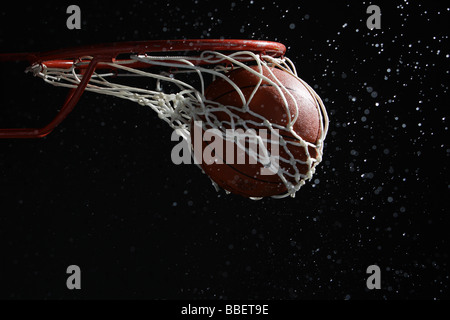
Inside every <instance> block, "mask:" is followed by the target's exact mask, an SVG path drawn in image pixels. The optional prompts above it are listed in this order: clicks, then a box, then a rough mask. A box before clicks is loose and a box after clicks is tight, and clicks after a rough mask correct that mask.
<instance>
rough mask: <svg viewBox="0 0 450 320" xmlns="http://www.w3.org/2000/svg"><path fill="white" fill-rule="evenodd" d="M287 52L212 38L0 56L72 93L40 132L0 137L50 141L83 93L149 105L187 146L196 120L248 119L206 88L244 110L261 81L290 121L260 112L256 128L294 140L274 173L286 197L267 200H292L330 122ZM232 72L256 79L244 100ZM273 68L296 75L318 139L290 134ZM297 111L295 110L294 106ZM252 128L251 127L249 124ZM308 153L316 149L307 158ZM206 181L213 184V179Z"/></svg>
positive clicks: (210, 124)
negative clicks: (215, 85)
mask: <svg viewBox="0 0 450 320" xmlns="http://www.w3.org/2000/svg"><path fill="white" fill-rule="evenodd" d="M285 51H286V48H285V46H284V45H283V44H280V43H276V42H270V41H259V40H213V39H211V40H170V41H146V42H123V43H112V44H105V45H96V46H90V47H78V48H73V49H64V50H57V51H51V52H45V53H22V54H0V62H1V61H23V60H25V61H28V62H29V63H30V66H29V67H28V68H27V70H26V71H27V72H30V73H32V74H33V75H34V76H37V77H39V78H42V79H43V80H44V81H45V82H47V83H49V84H52V85H54V86H57V87H65V88H68V89H70V90H69V93H68V96H67V98H66V101H65V103H64V105H63V107H62V108H61V110H60V111H59V113H58V114H57V115H56V117H55V118H54V119H53V120H52V121H51V122H50V123H49V124H47V125H46V126H45V127H43V128H32V129H29V128H25V129H19V128H14V129H13V128H11V129H0V138H39V137H44V136H46V135H48V134H49V133H50V132H51V131H52V130H53V129H54V128H55V127H56V126H58V125H59V124H60V123H61V122H62V121H63V120H64V119H65V117H66V116H67V115H68V114H69V113H70V112H71V111H72V110H73V108H74V107H75V106H76V104H77V102H78V100H79V99H80V97H81V95H82V94H83V92H84V91H90V92H95V93H99V94H105V95H110V96H115V97H119V98H122V99H126V100H130V101H133V102H137V103H138V104H140V105H141V106H146V107H150V108H151V109H152V110H154V111H155V112H156V113H157V114H158V117H159V118H160V119H162V120H163V121H165V122H166V123H168V125H169V126H170V127H171V128H172V129H174V130H176V131H177V133H178V134H180V135H181V136H182V137H183V138H185V139H186V140H188V141H190V131H191V124H192V121H193V120H194V119H199V118H201V119H203V120H205V122H206V123H205V125H204V128H217V129H219V130H221V129H223V125H224V124H225V123H220V121H218V119H217V117H216V116H215V115H216V114H217V112H224V111H226V112H227V113H231V114H233V117H234V116H236V115H238V114H241V113H242V112H243V111H244V112H249V113H252V111H251V110H249V109H248V108H247V109H246V110H242V108H241V109H236V108H234V107H233V106H230V105H222V104H220V103H217V102H215V101H210V100H208V99H207V98H206V96H205V91H206V88H207V86H208V84H209V83H211V82H214V81H216V80H217V79H221V81H225V82H226V83H228V85H230V86H231V87H232V88H233V90H235V91H236V92H237V94H238V95H239V97H240V98H241V100H242V102H243V105H244V106H248V104H249V103H250V102H249V101H250V100H251V99H252V98H251V97H253V96H254V95H255V93H256V92H257V90H258V89H259V88H260V86H261V84H262V83H268V85H269V86H270V87H273V88H276V90H278V92H279V94H280V95H281V96H282V98H283V101H285V104H286V107H285V110H286V112H287V114H288V115H289V117H288V118H289V119H291V118H292V119H293V120H292V121H289V123H287V124H286V125H280V124H277V123H270V121H268V120H267V119H266V118H264V117H261V116H260V115H258V114H254V116H256V117H258V123H259V122H260V123H261V126H263V127H266V128H269V129H270V130H272V131H273V130H274V129H275V128H276V129H278V130H283V131H284V132H286V133H287V134H288V135H289V137H292V139H294V141H293V142H292V141H290V140H289V139H286V141H287V142H286V141H284V139H283V138H282V140H283V141H282V145H283V147H284V148H285V150H286V153H285V154H286V157H287V158H286V159H283V158H282V159H281V160H282V161H284V162H283V163H290V164H291V165H292V168H290V169H286V170H285V168H283V167H282V168H281V169H280V170H279V171H280V172H278V173H277V175H278V177H279V180H280V183H282V184H283V186H284V187H283V188H284V189H283V190H285V192H283V193H282V194H273V195H271V196H272V197H275V198H281V197H285V196H287V195H291V196H294V195H295V192H296V191H298V190H299V189H300V187H301V186H302V185H303V184H304V183H305V181H306V180H309V179H311V177H312V174H313V173H314V171H315V167H316V165H317V164H318V163H319V162H320V161H321V159H322V151H323V141H324V139H325V136H326V134H327V130H328V116H327V113H326V109H325V106H324V105H323V102H322V100H321V99H320V97H319V96H318V95H317V94H316V93H315V92H314V90H313V89H312V88H311V87H310V86H309V85H308V84H306V82H304V81H303V80H301V79H300V78H299V77H298V76H297V72H296V69H295V66H294V64H293V63H292V62H291V60H289V59H288V58H286V57H284V54H285ZM238 69H241V70H244V71H245V72H248V73H249V74H251V75H252V76H256V77H257V78H258V79H259V80H258V83H257V84H255V86H254V87H255V88H254V91H253V93H252V95H251V97H250V98H249V97H247V96H246V95H245V94H244V93H243V91H242V90H241V89H242V88H240V87H239V86H238V85H236V84H235V83H234V82H233V81H232V80H230V77H229V75H230V74H231V72H232V71H233V70H238ZM272 69H277V70H281V71H283V72H285V73H287V74H289V75H290V76H292V77H295V78H296V79H297V80H298V81H299V82H300V83H301V84H302V85H304V87H305V88H306V89H307V91H308V92H309V93H310V94H311V96H312V97H313V99H314V101H315V104H316V107H317V112H318V114H319V116H318V119H319V121H320V123H319V127H320V128H319V129H320V131H319V133H320V134H319V136H318V137H317V140H316V141H306V140H305V139H303V137H301V136H300V135H299V134H298V133H297V132H295V131H294V129H293V126H294V122H295V121H296V120H297V118H298V116H299V113H298V111H297V112H296V114H295V109H292V106H290V107H289V106H288V105H287V104H288V103H287V102H286V101H288V100H289V99H288V98H289V97H285V96H287V95H291V94H290V93H287V94H286V93H285V91H286V90H287V89H286V88H285V86H284V85H283V83H282V82H280V81H279V80H277V79H276V77H275V76H274V73H273V72H272V71H270V70H272ZM267 72H269V73H267ZM126 77H144V78H147V79H149V80H150V79H151V81H152V82H153V83H154V84H155V85H154V87H153V88H150V89H148V88H145V87H136V86H131V85H128V84H122V83H120V81H118V79H124V78H126ZM183 77H184V78H183ZM186 77H187V78H186ZM274 77H275V78H274ZM191 80H192V81H191ZM194 82H195V85H194ZM166 85H168V86H170V90H169V92H167V91H166V92H165V91H164V89H163V88H162V87H164V86H166ZM295 105H296V107H297V110H298V106H297V102H295ZM292 110H294V114H292ZM253 113H254V112H253ZM253 113H252V114H253ZM208 115H210V116H211V117H209V116H208ZM236 117H237V118H238V119H239V120H240V121H239V122H240V123H241V124H242V123H244V127H245V126H246V121H245V120H243V118H242V117H239V116H236ZM247 122H248V123H250V122H251V121H247ZM253 122H254V121H253ZM253 122H252V123H253ZM226 125H227V126H228V127H229V126H230V125H231V126H232V127H233V126H234V122H233V123H232V124H230V123H228V122H227V123H226ZM252 125H253V127H254V126H255V124H252ZM250 127H251V126H250ZM288 140H289V141H288ZM292 145H294V146H295V147H301V148H303V149H302V150H304V155H305V158H303V157H301V158H302V159H298V158H296V156H295V154H293V153H292V152H290V150H289V148H292ZM311 150H314V151H313V152H311ZM299 163H300V164H301V165H302V166H303V167H305V166H306V167H307V170H303V169H301V170H299V169H298V164H299ZM212 180H213V183H214V184H215V185H216V186H217V184H216V183H215V182H214V179H212ZM228 191H230V190H228ZM231 191H232V190H231ZM251 198H259V197H251Z"/></svg>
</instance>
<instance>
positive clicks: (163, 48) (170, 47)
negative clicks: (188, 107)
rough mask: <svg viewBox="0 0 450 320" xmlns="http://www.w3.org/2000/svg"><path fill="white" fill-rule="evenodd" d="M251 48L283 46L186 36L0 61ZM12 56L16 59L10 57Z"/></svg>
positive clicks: (270, 50) (281, 50) (280, 49)
mask: <svg viewBox="0 0 450 320" xmlns="http://www.w3.org/2000/svg"><path fill="white" fill-rule="evenodd" d="M205 50H211V51H244V50H245V51H252V52H256V53H264V54H267V55H271V56H273V57H280V56H283V55H284V54H285V52H286V47H285V45H283V44H282V43H279V42H274V41H265V40H244V39H186V40H150V41H128V42H112V43H102V44H96V45H90V46H80V47H72V48H65V49H59V50H53V51H47V52H35V53H19V54H10V53H7V54H0V61H2V60H3V61H5V60H27V61H28V62H30V63H32V64H33V63H42V62H44V61H46V62H48V61H58V60H76V59H78V58H80V57H85V56H91V57H93V58H96V59H97V60H98V61H104V62H106V61H111V59H114V58H116V57H117V56H118V55H120V54H127V53H130V54H131V53H136V54H146V53H156V52H174V51H205ZM14 57H15V58H16V59H14Z"/></svg>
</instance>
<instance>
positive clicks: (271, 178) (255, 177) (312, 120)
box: [191, 66, 321, 197]
mask: <svg viewBox="0 0 450 320" xmlns="http://www.w3.org/2000/svg"><path fill="white" fill-rule="evenodd" d="M251 68H252V69H253V70H257V69H256V68H257V67H256V66H255V67H251ZM263 75H264V76H266V77H267V78H268V79H270V80H271V81H273V82H274V83H278V84H280V83H281V84H282V86H280V87H279V88H280V89H281V92H280V91H279V89H278V88H277V86H276V85H273V84H271V83H270V82H268V81H266V80H263V81H262V83H261V84H260V86H259V87H258V89H257V91H256V92H255V93H254V95H253V96H251V95H252V94H253V92H254V91H255V88H256V86H257V85H258V82H259V81H260V76H259V75H257V74H254V73H252V72H250V71H248V70H246V69H244V68H239V69H236V70H234V71H231V72H229V73H228V74H227V75H226V76H227V77H228V79H229V80H230V81H232V82H233V83H234V84H235V85H236V86H238V87H239V89H240V90H241V91H242V94H243V95H244V97H245V100H246V101H249V102H248V103H247V105H248V110H249V111H251V112H248V111H247V112H246V110H245V109H244V108H245V107H246V105H245V104H243V101H242V98H241V96H240V95H239V93H238V91H236V89H235V88H233V86H232V85H231V84H230V82H229V81H227V80H225V79H222V78H219V79H217V80H215V81H213V82H212V83H211V84H210V85H209V86H208V88H207V89H206V91H205V98H206V99H207V100H209V101H212V102H214V103H217V104H220V105H223V106H225V108H230V109H233V110H232V112H226V111H216V112H214V115H213V116H214V118H215V122H216V123H220V125H221V126H222V127H223V128H230V123H232V122H233V121H234V122H233V123H234V124H235V125H234V127H235V128H242V129H243V130H245V128H244V127H243V126H242V123H246V127H247V128H251V129H255V131H256V132H258V129H261V128H263V123H262V118H261V117H263V118H265V119H267V120H268V121H269V122H270V123H272V124H275V125H279V126H282V127H286V126H287V125H288V124H289V122H291V121H293V124H292V129H293V131H295V133H296V134H297V135H299V136H300V137H301V138H302V139H303V140H304V141H306V142H309V143H312V144H315V143H316V142H317V141H318V140H319V139H320V136H321V125H320V124H321V118H320V110H319V106H318V103H317V101H316V99H315V97H314V96H313V95H312V94H311V93H310V92H309V91H308V89H307V88H306V87H305V85H304V84H303V83H302V82H301V81H299V80H298V79H297V78H296V77H295V76H293V75H291V74H290V73H288V72H286V71H283V70H281V69H278V68H270V71H269V70H267V68H264V69H263ZM283 86H284V88H283ZM283 96H284V97H285V98H284V99H285V100H284V99H283ZM250 98H251V99H250ZM285 101H286V102H285ZM286 103H287V105H286ZM287 108H288V110H289V111H287ZM254 113H256V114H258V115H260V116H261V117H258V116H256V115H255V114H254ZM233 115H237V116H238V117H240V119H242V120H243V121H239V120H237V119H236V118H233V119H232V117H233ZM196 120H200V121H201V120H205V119H204V118H202V117H201V116H199V117H197V119H196ZM197 132H198V131H197ZM201 132H202V134H203V132H204V131H203V130H202V131H201ZM197 134H198V133H197ZM279 134H280V137H282V139H284V140H285V141H286V142H287V144H286V148H287V150H286V148H284V147H281V146H280V148H279V157H280V160H282V159H287V160H288V161H287V162H286V161H283V160H282V161H279V169H280V170H283V171H284V174H283V176H284V177H285V178H286V180H287V182H288V185H289V184H292V185H296V184H298V181H299V175H300V176H301V179H306V178H307V177H308V174H310V171H311V167H312V162H311V161H309V162H308V161H307V159H308V158H314V159H315V158H316V157H317V155H318V152H317V150H316V148H314V147H312V146H310V145H308V146H305V145H300V140H299V139H298V138H296V137H295V136H294V135H292V133H291V132H290V131H289V130H285V131H284V130H280V131H279ZM195 135H196V133H195V130H193V121H192V122H191V142H192V144H194V141H195V140H196V136H195ZM268 137H269V138H271V135H270V134H269V135H268ZM197 141H199V140H197ZM208 144H209V142H208V141H203V139H202V150H204V149H205V148H206V147H207V146H208ZM235 150H236V151H235V153H236V154H234V155H233V158H234V159H236V157H237V156H238V155H239V153H245V150H242V148H237V147H235ZM306 150H308V153H309V157H308V154H307V151H306ZM216 157H217V158H218V159H216V160H222V161H214V162H212V163H208V164H207V163H205V162H204V161H202V162H201V164H200V166H201V167H202V169H203V170H204V172H205V173H206V174H207V175H208V176H209V177H210V178H211V179H212V180H213V181H214V182H215V183H217V185H219V186H220V187H221V188H223V189H225V190H227V191H229V192H231V193H234V194H239V195H241V196H244V197H267V196H276V195H280V194H284V193H286V192H287V191H288V190H287V186H286V183H285V182H283V181H282V179H281V177H280V176H279V175H278V174H272V175H262V174H261V168H262V167H263V165H262V164H261V163H259V162H258V163H256V164H254V163H253V164H251V163H249V162H248V161H246V162H245V163H237V162H236V161H234V162H232V163H231V164H230V163H227V162H226V161H224V159H229V157H228V156H227V155H226V151H225V152H224V154H223V155H217V156H216ZM220 157H221V158H222V159H219V158H220ZM292 157H293V158H295V163H292V161H289V160H290V159H291V158H292Z"/></svg>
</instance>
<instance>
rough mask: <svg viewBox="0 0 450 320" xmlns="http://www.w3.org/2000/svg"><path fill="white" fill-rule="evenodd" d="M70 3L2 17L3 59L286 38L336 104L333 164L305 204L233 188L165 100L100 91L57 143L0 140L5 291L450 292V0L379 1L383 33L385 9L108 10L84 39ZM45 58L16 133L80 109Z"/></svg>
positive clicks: (89, 14)
mask: <svg viewBox="0 0 450 320" xmlns="http://www.w3.org/2000/svg"><path fill="white" fill-rule="evenodd" d="M233 3H234V5H233ZM70 4H72V3H69V2H65V1H59V2H57V3H51V2H45V3H43V2H33V3H29V4H28V3H27V4H25V3H22V2H21V3H16V4H13V6H12V7H8V8H3V9H1V10H0V17H1V19H0V52H23V51H42V50H51V49H59V48H64V47H69V46H76V45H87V44H95V43H103V42H112V41H125V40H126V41H131V40H156V39H183V38H221V37H223V38H250V39H265V40H274V41H279V42H282V43H284V44H285V45H286V46H287V48H288V51H287V56H288V57H290V58H291V59H292V60H293V61H294V63H295V64H296V66H297V69H298V72H299V75H300V77H302V78H303V79H304V80H306V81H307V82H308V83H309V84H310V85H311V86H313V87H314V88H315V89H316V91H317V92H318V93H319V95H321V97H322V98H323V99H324V102H325V105H326V106H327V110H328V113H329V116H330V130H329V135H328V137H327V139H326V145H325V154H324V160H323V162H322V163H321V164H320V165H319V167H318V168H317V173H316V175H314V177H313V179H312V181H310V182H309V183H308V184H307V185H306V186H304V187H303V188H302V189H301V190H300V191H299V192H298V193H297V195H296V198H294V199H292V198H286V199H283V200H273V199H264V200H262V201H251V200H247V199H245V198H241V197H239V196H234V195H226V194H225V193H224V192H223V191H220V192H218V193H217V192H216V191H215V190H214V188H213V187H212V186H211V184H210V182H209V179H208V178H207V177H206V176H205V175H203V174H202V173H201V172H200V170H198V169H197V168H196V167H195V166H193V165H182V166H176V165H174V164H173V163H172V162H171V160H170V152H171V149H172V147H173V146H174V145H175V144H176V142H171V141H170V135H171V130H170V128H169V127H167V126H166V124H165V123H163V122H161V121H160V120H158V118H157V117H156V115H155V114H154V113H153V112H152V111H151V110H150V109H149V108H143V107H141V106H139V105H137V104H136V105H135V104H133V103H131V102H128V101H121V100H119V99H117V98H112V97H104V96H99V95H95V94H92V93H86V94H85V95H84V96H83V97H82V98H81V100H80V102H79V104H78V106H77V108H76V109H75V110H74V111H73V113H72V114H70V116H69V117H68V118H67V119H66V120H65V121H64V122H63V123H62V124H61V125H60V126H59V127H58V128H57V129H56V130H55V131H54V132H53V133H52V134H50V135H49V136H48V137H46V138H44V139H38V140H1V141H0V250H1V256H0V297H1V298H8V299H18V298H19V299H20V298H32V299H43V298H47V299H60V298H69V299H70V298H82V299H88V298H147V299H317V298H319V299H398V298H410V299H417V298H426V299H435V298H436V299H442V298H448V293H449V289H448V282H449V279H448V277H449V275H448V274H449V273H448V244H449V242H448V227H449V216H448V210H447V207H448V201H447V198H448V196H449V185H450V182H449V178H448V167H447V166H448V159H449V153H450V147H449V145H448V120H447V110H448V107H449V100H448V97H447V95H448V75H449V68H448V61H449V58H448V55H449V47H448V32H447V30H448V29H449V25H448V24H449V23H448V21H449V9H448V6H445V5H442V4H439V2H431V1H421V2H419V1H414V2H412V1H410V2H406V1H393V2H389V3H386V4H384V3H383V4H379V5H380V7H381V11H382V29H381V30H369V29H367V27H366V19H367V17H368V16H369V15H368V14H366V8H367V6H368V5H369V4H370V3H369V2H355V1H313V2H306V1H277V2H275V3H272V2H270V4H266V3H265V4H263V3H262V2H260V1H256V0H254V1H244V2H241V1H234V2H228V1H220V2H217V1H214V2H209V1H194V2H193V1H161V2H149V1H122V2H114V3H112V2H109V1H108V2H107V1H104V2H97V1H90V2H89V3H81V2H79V3H78V5H80V7H81V13H82V29H81V30H68V29H67V28H66V19H67V17H68V15H67V14H66V8H67V6H68V5H70ZM25 67H26V65H24V64H9V65H7V66H6V65H5V66H3V65H2V71H3V72H2V78H1V84H2V86H1V90H0V93H1V96H2V100H1V101H2V102H1V108H0V125H1V126H2V127H11V126H16V127H21V126H26V127H29V126H38V125H44V124H45V123H46V121H48V120H49V119H51V117H52V115H54V114H55V112H56V110H57V108H58V107H60V105H61V104H62V101H63V100H64V96H65V93H66V91H65V89H61V88H54V87H51V86H49V85H47V84H45V83H43V81H42V80H40V79H37V78H36V79H35V78H33V77H32V76H30V75H25V74H23V70H24V68H25ZM374 92H376V93H374ZM444 137H446V138H447V139H445V140H444ZM71 264H76V265H79V266H80V267H81V270H82V290H79V291H70V290H68V289H67V288H66V285H65V281H66V277H67V276H68V275H67V274H66V268H67V266H69V265H71ZM372 264H377V265H379V266H380V268H381V270H382V289H381V290H374V291H370V290H368V289H367V288H366V284H365V281H366V278H367V275H366V268H367V267H368V266H369V265H372Z"/></svg>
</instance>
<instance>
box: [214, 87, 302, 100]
mask: <svg viewBox="0 0 450 320" xmlns="http://www.w3.org/2000/svg"><path fill="white" fill-rule="evenodd" d="M256 86H257V85H251V86H245V87H239V89H241V90H242V89H248V88H255V87H256ZM260 87H273V88H275V86H273V85H271V84H261V85H260ZM285 88H286V89H288V90H290V91H294V92H295V91H296V90H295V89H292V88H288V87H285ZM233 92H237V91H236V90H235V89H233V90H230V91H227V92H225V93H222V94H221V95H219V96H218V97H215V98H214V99H212V100H211V101H216V100H217V99H220V98H222V97H224V96H226V95H227V94H230V93H233Z"/></svg>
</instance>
